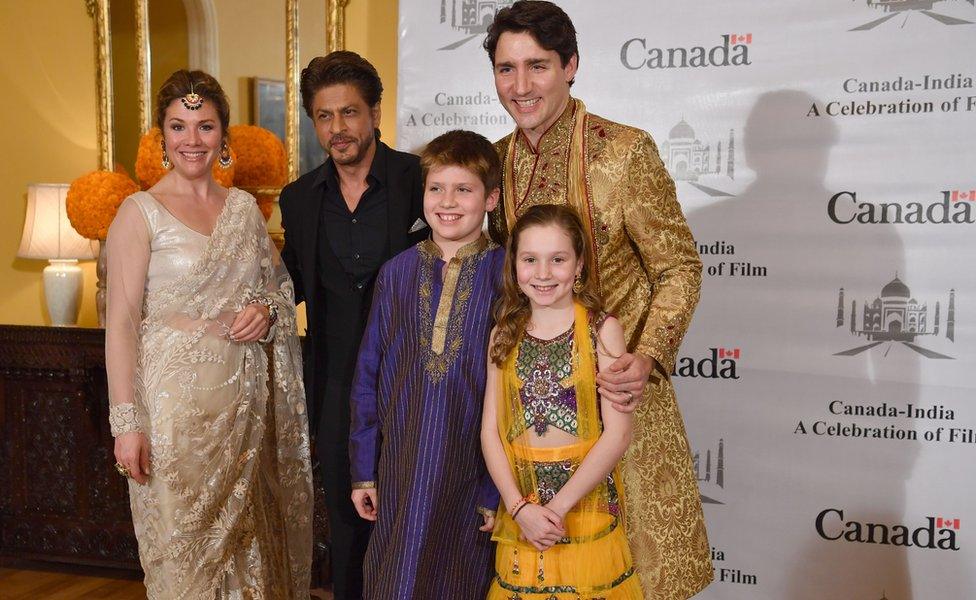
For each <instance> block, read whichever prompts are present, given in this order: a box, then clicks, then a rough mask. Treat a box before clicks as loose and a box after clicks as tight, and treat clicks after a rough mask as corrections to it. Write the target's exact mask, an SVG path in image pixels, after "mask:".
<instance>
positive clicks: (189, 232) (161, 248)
mask: <svg viewBox="0 0 976 600" xmlns="http://www.w3.org/2000/svg"><path fill="white" fill-rule="evenodd" d="M156 111H157V114H156V123H157V125H158V126H159V127H160V129H161V130H162V132H163V166H165V167H167V168H169V169H171V171H170V172H169V173H168V174H167V175H166V176H164V177H163V178H162V179H161V180H160V181H159V183H157V184H156V185H155V186H153V187H152V188H150V189H149V190H148V191H146V192H138V193H136V194H133V195H132V196H130V197H129V198H127V199H126V200H125V201H124V202H123V203H122V205H121V206H120V207H119V211H118V214H117V216H116V218H115V220H114V221H113V223H112V226H111V229H110V230H109V235H108V240H107V245H106V251H107V253H108V255H107V257H108V299H107V300H108V301H107V313H106V317H107V318H106V344H105V346H106V364H107V367H108V385H109V398H110V403H111V406H110V413H109V420H110V422H111V426H112V435H113V436H114V437H115V456H116V460H117V461H118V462H117V463H116V469H117V470H118V471H119V473H120V474H121V475H124V476H126V477H128V478H129V496H130V505H131V508H132V519H133V525H134V526H135V533H136V538H137V539H138V542H139V558H140V561H141V563H142V567H143V570H144V571H145V585H146V591H147V595H148V598H149V599H150V600H153V599H170V598H173V599H175V598H180V599H184V598H185V599H201V600H204V599H205V600H212V599H214V598H219V599H223V598H255V599H257V598H261V599H282V600H290V599H293V598H302V599H303V600H304V599H307V598H308V584H309V573H310V565H311V527H312V525H311V521H312V485H311V468H310V465H309V442H308V423H307V420H306V416H305V398H304V390H303V387H302V378H301V354H300V350H299V346H298V339H297V335H296V330H295V309H294V302H293V296H294V290H293V288H292V283H291V280H290V279H289V278H288V275H287V272H286V271H285V269H284V268H283V267H282V266H281V265H280V264H279V260H278V256H277V253H276V252H275V250H274V246H273V245H272V243H271V241H270V239H269V238H268V235H267V231H266V226H265V223H264V220H263V218H262V217H261V214H260V212H259V210H258V208H257V205H256V203H255V200H254V198H253V197H252V196H251V195H250V194H247V193H246V192H243V191H241V190H238V189H234V188H232V189H230V190H228V189H225V188H223V187H221V186H220V185H218V184H217V183H216V181H214V179H213V176H212V173H211V169H212V166H213V162H214V161H215V160H219V161H220V164H221V166H223V167H225V168H226V167H227V166H229V164H230V159H231V157H230V152H229V150H228V147H227V141H226V135H227V133H226V132H227V126H228V119H229V108H228V104H227V99H226V97H225V95H224V92H223V90H222V89H221V88H220V85H219V84H218V83H217V81H216V80H214V79H213V78H212V77H210V76H209V75H207V74H206V73H202V72H200V71H193V72H189V71H177V72H176V73H174V74H173V75H172V76H171V77H170V78H169V79H168V80H167V81H166V82H165V83H164V84H163V86H162V88H161V89H160V91H159V94H158V95H157V98H156ZM263 344H267V345H270V352H266V346H265V345H263ZM269 358H270V363H271V364H270V365H269ZM269 367H270V370H269ZM270 372H273V373H274V380H273V381H271V378H270V374H269V373H270Z"/></svg>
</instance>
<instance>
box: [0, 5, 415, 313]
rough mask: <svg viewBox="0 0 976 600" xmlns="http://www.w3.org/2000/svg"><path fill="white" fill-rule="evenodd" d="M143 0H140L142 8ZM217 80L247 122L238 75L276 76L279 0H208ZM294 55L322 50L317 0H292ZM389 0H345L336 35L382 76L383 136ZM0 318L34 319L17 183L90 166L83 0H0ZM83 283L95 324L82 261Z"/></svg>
mask: <svg viewBox="0 0 976 600" xmlns="http://www.w3.org/2000/svg"><path fill="white" fill-rule="evenodd" d="M152 2H153V0H150V11H151V10H152V8H151V5H152ZM213 3H214V7H215V8H216V14H217V21H218V23H217V25H218V38H219V39H218V52H219V57H220V80H221V83H223V84H224V86H225V87H226V89H227V92H228V95H229V96H230V101H231V107H232V108H231V122H232V123H247V122H250V104H249V103H250V91H249V83H248V78H250V77H255V76H257V77H267V78H273V79H283V78H284V73H285V70H284V48H285V44H284V27H285V14H284V2H283V0H249V1H248V2H240V1H239V0H213ZM299 11H300V20H299V24H300V31H299V37H300V62H301V63H302V66H304V64H307V63H308V60H309V59H310V58H311V57H312V56H314V55H316V54H319V53H322V52H324V45H325V41H324V35H323V33H322V31H323V30H324V23H325V2H324V0H300V2H299ZM396 20H397V2H396V0H351V1H350V2H349V6H348V7H347V9H346V45H347V47H348V48H349V49H350V50H354V51H356V52H359V53H360V54H362V55H363V56H365V57H366V58H367V59H369V60H370V61H371V62H373V64H375V65H376V68H377V69H378V70H379V72H380V76H381V77H382V78H383V84H384V88H385V91H384V94H383V104H382V110H383V117H382V122H381V128H382V130H383V132H384V133H383V137H384V139H385V140H386V141H387V142H389V143H391V144H392V143H393V142H394V141H395V139H396V135H395V134H396V132H395V129H396V125H395V124H396V85H397V82H396V67H397V65H396ZM0 24H2V25H3V31H4V35H3V36H0V89H2V90H4V92H3V93H2V94H0V127H2V129H0V131H3V133H4V135H3V139H2V146H0V147H2V150H0V152H2V155H0V193H2V201H0V282H2V284H0V285H2V288H0V290H2V291H0V323H5V324H17V325H43V324H45V323H48V322H49V319H48V317H47V314H46V309H45V308H44V306H43V304H44V300H43V291H42V286H41V271H42V270H43V268H44V266H45V264H46V263H45V261H34V260H22V259H18V258H16V253H17V247H18V246H19V243H20V234H21V230H22V228H23V223H24V213H25V205H26V191H27V184H28V183H31V182H53V183H57V182H65V183H67V182H70V181H71V180H72V179H74V178H75V177H78V176H80V175H83V174H84V173H86V172H88V171H90V170H93V169H95V168H96V166H97V160H98V158H97V152H96V140H95V63H94V49H93V44H94V39H93V34H92V21H91V18H90V17H89V16H88V14H87V12H86V11H85V3H84V2H81V1H80V0H78V1H77V2H75V1H72V2H65V1H64V0H34V1H32V2H0ZM82 264H83V267H84V269H85V291H84V300H83V305H82V312H81V317H80V320H79V324H80V325H81V326H85V327H93V326H95V325H96V324H97V320H96V317H95V308H94V290H95V277H94V264H93V263H92V262H90V261H89V262H88V263H82Z"/></svg>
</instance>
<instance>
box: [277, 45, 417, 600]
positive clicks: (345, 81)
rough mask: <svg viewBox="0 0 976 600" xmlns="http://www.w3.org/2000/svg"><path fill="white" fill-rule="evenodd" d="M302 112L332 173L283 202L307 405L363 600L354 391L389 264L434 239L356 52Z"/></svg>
mask: <svg viewBox="0 0 976 600" xmlns="http://www.w3.org/2000/svg"><path fill="white" fill-rule="evenodd" d="M301 91H302V103H303V104H304V107H305V112H306V113H307V114H308V116H309V117H310V118H311V119H312V121H313V123H314V124H315V132H316V136H317V137H318V140H319V143H320V144H321V145H322V147H323V148H324V149H325V150H326V152H327V153H328V155H329V156H328V158H327V159H326V161H325V163H324V164H323V165H322V166H320V167H318V168H316V169H314V170H312V171H310V172H308V173H306V174H305V175H302V176H301V177H300V178H298V179H297V180H296V181H294V182H292V183H290V184H289V185H287V186H286V187H285V189H283V190H282V192H281V198H280V205H281V216H282V225H283V227H284V230H285V247H284V249H283V250H282V260H283V261H284V263H285V265H286V266H287V268H288V271H289V273H290V274H291V277H292V279H293V280H294V282H295V301H296V302H305V308H306V316H307V319H308V330H307V332H306V343H305V354H304V357H305V394H306V398H307V403H308V408H309V427H310V428H311V430H312V431H311V433H312V435H313V436H314V437H315V453H316V458H317V459H318V461H319V465H320V466H321V469H322V471H321V473H322V481H323V484H324V487H325V501H326V506H327V507H328V511H329V529H330V536H331V560H332V577H333V592H334V594H335V598H336V600H359V599H360V598H361V597H362V584H363V579H362V564H363V555H364V554H365V551H366V544H367V542H368V541H369V531H370V529H369V527H370V526H369V523H368V522H367V521H364V520H362V519H360V518H359V516H358V515H357V514H356V511H355V509H354V508H353V505H352V502H351V500H350V497H351V495H352V490H351V478H350V473H349V391H350V386H351V383H352V377H353V372H354V370H355V367H356V354H357V352H358V350H359V342H360V340H361V338H362V335H363V329H364V327H365V324H366V318H367V316H368V315H369V308H370V301H371V300H372V296H373V281H374V280H375V276H376V273H377V271H378V270H379V268H380V265H382V264H383V263H384V262H385V261H386V260H388V259H389V258H391V257H393V256H394V255H396V254H398V253H399V252H401V251H403V250H405V249H407V248H408V247H410V246H412V245H413V244H415V243H417V242H419V241H420V240H422V239H423V238H425V237H426V236H427V233H428V229H427V225H426V223H424V221H423V181H422V179H421V175H420V162H419V159H418V158H417V157H416V156H414V155H412V154H406V153H403V152H397V151H396V150H393V149H392V148H390V147H389V146H387V145H386V144H384V143H383V142H381V141H379V129H378V128H377V127H378V125H379V122H380V98H381V96H382V93H383V85H382V83H381V82H380V78H379V75H378V74H377V72H376V69H375V68H374V67H373V65H371V64H370V63H369V62H367V61H366V60H365V59H363V58H362V57H361V56H359V55H358V54H356V53H355V52H347V51H339V52H333V53H331V54H329V55H328V56H324V57H318V58H315V59H313V60H312V62H310V63H309V65H308V67H307V68H305V69H304V70H303V71H302V78H301Z"/></svg>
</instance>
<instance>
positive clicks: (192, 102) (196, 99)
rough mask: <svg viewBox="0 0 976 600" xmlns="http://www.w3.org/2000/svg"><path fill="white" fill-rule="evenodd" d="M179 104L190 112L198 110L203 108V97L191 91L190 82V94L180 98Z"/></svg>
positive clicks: (191, 85) (191, 84)
mask: <svg viewBox="0 0 976 600" xmlns="http://www.w3.org/2000/svg"><path fill="white" fill-rule="evenodd" d="M180 102H182V103H183V106H185V107H187V108H188V109H190V110H200V107H201V106H203V97H202V96H200V94H198V93H196V92H194V91H193V83H192V82H190V93H189V94H187V95H186V96H183V97H182V98H180Z"/></svg>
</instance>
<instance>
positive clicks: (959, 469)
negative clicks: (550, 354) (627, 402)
mask: <svg viewBox="0 0 976 600" xmlns="http://www.w3.org/2000/svg"><path fill="white" fill-rule="evenodd" d="M885 2H886V0H881V4H879V2H878V1H877V0H866V1H863V0H862V1H856V2H852V1H851V0H816V2H812V1H804V2H801V1H799V0H787V1H782V2H768V1H765V0H722V1H719V0H682V1H681V2H674V1H671V2H666V1H663V0H611V1H608V2H592V1H591V2H587V1H584V0H575V1H566V2H559V4H560V5H562V6H563V7H564V8H565V9H566V11H567V12H568V13H569V15H570V16H571V17H572V18H573V20H574V22H575V23H576V26H577V29H578V30H579V41H580V53H581V60H580V70H579V74H578V76H577V78H576V85H575V86H574V87H573V93H574V95H576V96H578V97H580V98H582V99H583V100H584V101H585V102H586V103H587V108H588V109H589V110H590V111H591V112H593V113H596V114H599V115H602V116H605V117H608V118H611V119H614V120H617V121H622V122H625V123H628V124H632V125H637V126H639V127H641V128H644V129H646V130H647V131H649V132H650V133H651V135H652V136H653V137H654V139H655V140H656V141H657V143H658V146H659V150H660V151H661V155H662V158H663V159H664V161H665V163H666V164H667V165H668V168H669V170H670V172H671V173H672V176H674V178H675V179H676V180H677V187H678V198H679V200H680V202H681V204H682V206H683V207H684V210H685V214H686V216H687V217H688V222H689V224H690V226H691V228H692V231H693V233H694V234H695V238H696V240H697V241H698V244H699V250H700V251H701V253H702V260H703V262H704V264H705V273H706V276H705V280H704V284H703V289H702V300H701V303H700V305H699V307H698V311H697V313H696V315H695V319H694V322H693V324H692V327H691V330H690V332H689V334H688V336H687V337H686V339H685V341H684V344H683V346H682V351H681V353H680V355H681V359H680V360H679V366H678V367H677V369H676V373H675V381H676V387H677V391H678V400H679V404H680V406H681V410H682V412H683V414H684V417H685V423H686V425H687V429H688V433H689V437H690V441H691V444H692V446H693V452H694V454H695V455H696V461H697V466H698V471H699V480H700V481H701V492H702V497H703V500H704V501H705V516H706V520H707V525H708V532H709V539H710V542H711V545H712V548H713V562H714V566H715V575H716V581H715V583H714V584H713V585H712V586H710V587H709V588H708V589H707V590H706V591H705V592H703V593H702V594H701V596H700V597H701V598H706V599H707V598H716V599H717V598H723V599H724V598H729V599H732V598H736V599H737V598H742V599H755V598H770V599H781V598H789V599H793V598H817V599H824V598H830V599H835V598H851V599H857V600H878V599H880V598H882V596H886V597H887V598H888V599H889V600H902V599H908V598H914V599H923V600H928V599H956V598H976V569H974V568H973V566H974V565H976V539H972V535H971V534H970V533H969V529H970V528H971V527H973V525H972V522H973V519H974V518H976V482H974V473H976V466H974V465H976V390H974V389H973V388H974V383H973V379H972V376H971V375H972V373H973V372H974V370H976V343H974V338H976V314H974V310H973V304H974V300H976V269H974V268H973V266H972V264H973V261H974V259H976V192H973V191H971V190H973V189H974V188H976V173H974V166H973V165H976V151H974V150H973V142H974V140H976V87H974V82H973V80H974V78H976V59H974V55H976V53H974V50H976V24H974V23H976V7H974V6H973V2H972V0H899V1H898V2H896V1H895V0H890V4H889V5H888V6H887V7H886V6H885ZM507 4H510V2H507V1H506V0H499V1H498V2H486V1H478V0H402V1H401V3H400V39H399V52H400V57H399V82H400V83H399V93H398V100H399V106H398V140H399V145H400V147H401V148H403V149H410V150H417V149H419V148H420V147H422V146H423V144H425V143H426V142H427V141H429V140H430V139H431V138H432V137H434V136H435V135H437V134H439V133H442V132H444V131H447V130H449V129H455V128H462V127H463V128H468V129H474V130H476V131H478V132H480V133H483V134H484V135H486V136H488V137H489V138H490V139H497V138H499V137H501V136H503V135H505V134H506V133H508V132H509V131H511V130H512V128H513V127H514V124H513V122H512V121H511V119H510V118H508V116H507V114H506V113H505V112H504V110H503V109H502V107H501V106H500V105H499V103H498V100H497V97H496V96H495V92H494V87H493V83H492V77H491V69H490V65H489V63H488V58H487V55H486V53H485V52H484V50H483V49H482V48H481V41H482V39H483V37H484V32H483V31H484V30H483V26H482V27H481V28H480V29H479V27H478V25H477V24H478V23H481V22H483V19H484V18H485V16H486V15H487V16H488V18H490V16H491V15H492V14H493V12H494V10H496V8H500V7H501V6H504V5H507ZM892 6H895V7H900V8H891V7H892ZM465 19H467V21H466V20H465ZM468 23H470V25H468ZM669 49H670V50H669ZM682 60H684V61H685V64H686V66H681V64H682ZM842 288H843V289H842ZM852 315H853V317H852ZM852 319H853V322H852ZM818 523H819V525H818ZM869 524H874V525H869ZM872 542H873V543H872Z"/></svg>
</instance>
